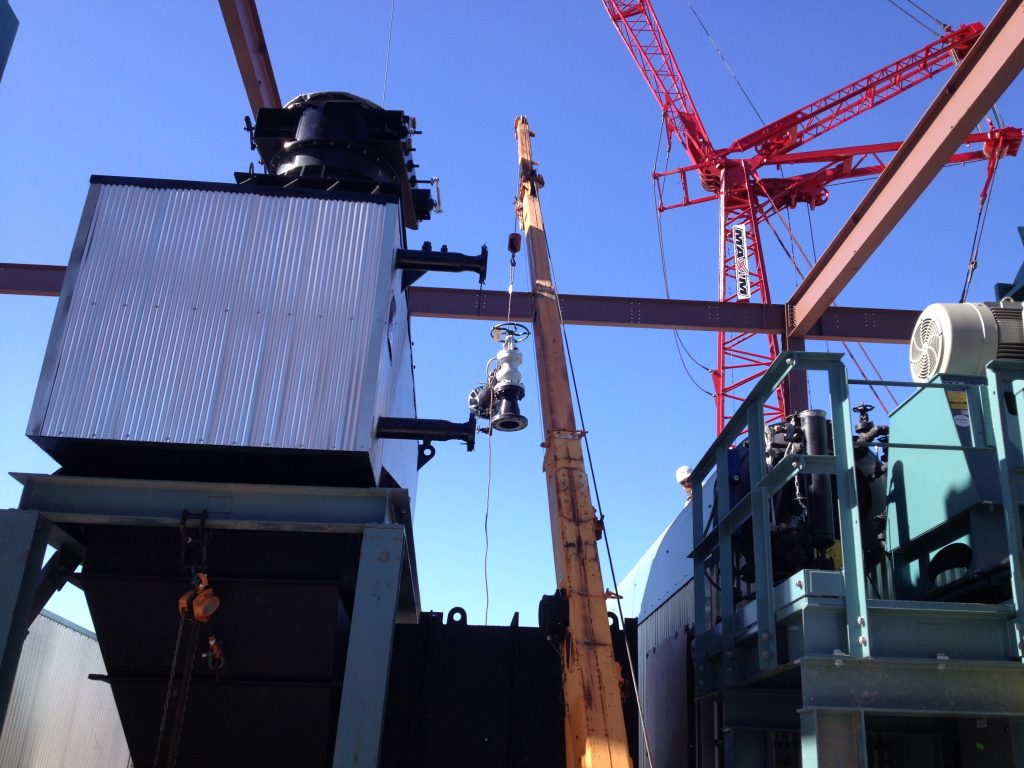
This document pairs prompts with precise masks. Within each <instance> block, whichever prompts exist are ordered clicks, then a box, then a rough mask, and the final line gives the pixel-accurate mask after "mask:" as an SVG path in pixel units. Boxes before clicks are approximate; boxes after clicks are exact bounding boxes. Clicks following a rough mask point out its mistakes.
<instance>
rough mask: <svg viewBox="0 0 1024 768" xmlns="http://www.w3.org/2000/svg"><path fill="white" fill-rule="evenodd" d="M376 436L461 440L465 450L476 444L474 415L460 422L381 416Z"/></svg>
mask: <svg viewBox="0 0 1024 768" xmlns="http://www.w3.org/2000/svg"><path fill="white" fill-rule="evenodd" d="M376 436H377V437H378V438H380V439H385V440H422V441H423V442H425V443H429V442H433V441H434V440H462V441H463V442H464V443H465V444H466V450H468V451H472V450H473V448H474V447H475V445H476V417H475V416H470V417H469V421H466V422H463V423H461V424H459V423H456V422H454V421H445V420H443V419H400V418H395V417H391V416H382V417H381V418H379V419H377V431H376Z"/></svg>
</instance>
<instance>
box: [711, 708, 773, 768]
mask: <svg viewBox="0 0 1024 768" xmlns="http://www.w3.org/2000/svg"><path fill="white" fill-rule="evenodd" d="M727 706H728V702H726V701H724V700H723V701H722V708H723V710H724V708H725V707H727ZM722 740H723V742H724V746H725V765H726V766H729V767H730V768H733V767H735V768H739V766H743V765H751V766H753V765H770V764H771V763H770V762H769V760H768V731H761V730H755V729H753V728H726V729H725V730H724V731H723V733H722Z"/></svg>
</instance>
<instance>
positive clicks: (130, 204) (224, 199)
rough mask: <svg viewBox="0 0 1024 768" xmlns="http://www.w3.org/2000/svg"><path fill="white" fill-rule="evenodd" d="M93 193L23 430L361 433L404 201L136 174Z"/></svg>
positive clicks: (273, 441) (247, 440)
mask: <svg viewBox="0 0 1024 768" xmlns="http://www.w3.org/2000/svg"><path fill="white" fill-rule="evenodd" d="M91 199H92V200H93V203H94V210H93V213H92V216H91V219H88V230H87V233H86V236H85V242H84V245H82V246H81V247H79V248H77V249H76V253H75V254H73V258H72V265H71V269H70V270H69V276H71V277H72V278H73V282H72V285H71V288H70V291H68V290H67V289H66V290H65V293H64V295H63V296H62V298H61V304H60V306H59V307H58V316H57V319H56V321H55V329H54V335H53V337H52V338H51V342H50V349H49V351H48V353H47V361H46V363H45V364H44V371H43V377H42V379H41V381H40V387H39V390H38V392H37V397H36V403H35V406H34V408H33V415H32V421H31V423H30V425H29V434H30V435H42V436H55V437H61V436H63V437H80V438H96V439H109V440H128V441H144V442H158V443H173V444H185V445H193V444H205V445H224V446H236V445H237V446H250V447H274V448H307V449H324V450H361V451H366V450H370V448H371V442H372V436H371V430H372V428H373V420H374V417H375V415H376V414H375V413H374V407H375V405H376V406H377V407H378V408H380V407H384V405H385V404H384V403H382V402H381V396H380V393H379V392H378V384H380V383H381V382H379V381H378V372H379V370H378V366H379V360H380V358H379V353H380V349H381V344H382V342H383V340H384V333H385V328H386V326H387V323H388V312H389V307H390V300H391V291H390V288H391V283H392V260H393V254H394V248H395V247H396V245H398V243H399V240H400V237H401V231H400V228H399V224H398V207H397V205H393V204H382V203H376V202H360V201H350V200H338V199H327V198H322V197H286V196H271V195H262V194H253V193H246V192H244V191H234V189H233V188H232V189H231V191H226V190H223V189H213V190H211V189H208V188H180V187H179V188H154V187H152V186H133V185H131V184H130V183H129V182H126V183H124V184H119V183H118V184H111V183H104V184H96V185H94V188H93V193H92V198H91ZM87 215H88V212H87ZM80 239H81V235H80ZM399 320H400V321H402V322H404V320H402V319H401V318H399ZM406 343H407V341H406Z"/></svg>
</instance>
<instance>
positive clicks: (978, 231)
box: [960, 162, 999, 304]
mask: <svg viewBox="0 0 1024 768" xmlns="http://www.w3.org/2000/svg"><path fill="white" fill-rule="evenodd" d="M997 170H999V163H998V162H997V163H996V164H995V165H994V166H993V167H992V181H991V182H989V187H988V194H987V195H985V199H984V200H983V201H982V203H981V205H979V206H978V218H977V220H976V221H975V224H974V240H973V242H972V243H971V258H970V260H969V261H968V262H967V274H966V275H965V276H964V289H963V291H961V293H960V303H961V304H963V303H964V302H965V301H967V292H968V291H970V290H971V281H972V280H973V279H974V270H975V269H976V268H977V266H978V254H979V252H980V251H981V237H982V235H983V234H984V232H985V221H986V220H987V219H988V206H989V203H991V202H992V191H993V189H994V188H995V185H996V171H997Z"/></svg>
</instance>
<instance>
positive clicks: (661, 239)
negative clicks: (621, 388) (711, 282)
mask: <svg viewBox="0 0 1024 768" xmlns="http://www.w3.org/2000/svg"><path fill="white" fill-rule="evenodd" d="M663 125H664V124H663ZM663 125H662V126H659V127H658V146H657V148H656V149H655V152H654V170H655V171H657V170H658V158H659V156H660V155H661V137H662V131H663ZM665 167H668V153H667V152H666V155H665ZM652 190H653V192H654V200H655V206H654V211H655V216H656V220H657V227H658V254H659V257H660V260H661V278H662V282H663V283H664V286H665V298H666V299H671V298H672V295H671V291H670V289H669V280H668V262H667V260H666V258H665V236H664V231H663V230H662V225H661V211H660V210H658V205H657V201H658V183H657V181H655V182H654V185H653V187H652ZM672 340H673V342H674V343H675V347H676V354H677V355H678V356H679V362H680V363H682V365H683V370H684V371H685V372H686V377H687V378H688V379H689V380H690V381H691V382H692V383H693V386H695V387H696V388H697V389H699V390H700V391H701V392H703V393H704V394H705V395H707V396H708V397H711V398H714V396H715V394H714V393H713V392H711V391H709V390H708V389H707V388H705V387H703V386H701V385H700V384H699V383H698V382H697V380H696V379H695V378H694V377H693V374H692V373H691V372H690V367H689V366H688V365H687V364H686V359H685V358H684V357H683V353H685V354H686V356H687V357H689V358H690V359H691V360H692V361H693V362H694V364H695V365H697V366H699V367H700V368H703V369H704V370H705V371H706V372H708V373H710V372H711V369H710V368H708V367H707V366H706V365H704V364H703V363H702V362H700V360H698V359H697V358H696V357H694V356H693V354H692V353H691V352H690V350H689V349H688V348H687V347H686V345H685V344H684V343H683V340H682V338H681V337H680V335H679V331H677V330H675V329H673V330H672Z"/></svg>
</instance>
